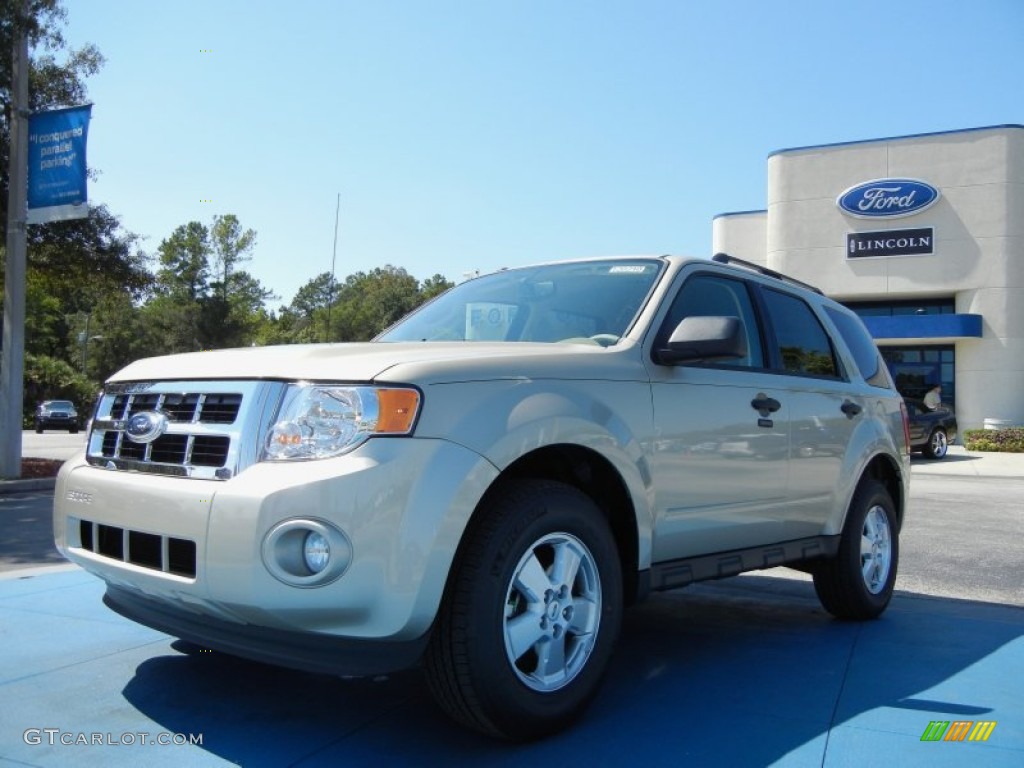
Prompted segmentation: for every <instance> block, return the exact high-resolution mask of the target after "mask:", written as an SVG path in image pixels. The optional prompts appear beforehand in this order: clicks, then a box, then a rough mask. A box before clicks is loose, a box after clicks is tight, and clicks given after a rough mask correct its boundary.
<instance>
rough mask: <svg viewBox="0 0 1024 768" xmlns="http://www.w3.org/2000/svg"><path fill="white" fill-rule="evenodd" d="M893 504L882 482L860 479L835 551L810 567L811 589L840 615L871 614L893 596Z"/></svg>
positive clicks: (897, 551)
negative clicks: (828, 557)
mask: <svg viewBox="0 0 1024 768" xmlns="http://www.w3.org/2000/svg"><path fill="white" fill-rule="evenodd" d="M899 554H900V547H899V535H898V533H897V526H896V507H895V504H893V501H892V497H891V496H890V495H889V492H888V491H887V490H886V489H885V486H883V485H882V484H881V483H878V482H876V481H873V480H872V481H867V482H864V483H861V485H860V487H859V488H858V489H857V492H856V493H855V494H854V497H853V501H852V502H851V504H850V510H849V513H848V514H847V517H846V525H845V526H844V527H843V533H842V538H841V540H840V542H839V553H838V554H837V555H836V556H835V557H834V558H830V559H828V560H824V561H821V562H820V563H819V564H818V565H817V566H816V567H815V568H814V590H815V592H817V593H818V599H819V600H820V601H821V604H822V606H823V607H824V608H825V610H826V611H828V612H829V613H831V614H832V615H833V616H836V617H837V618H840V619H858V620H862V619H873V618H875V617H877V616H878V615H880V614H881V613H882V611H884V610H885V609H886V607H887V606H888V605H889V601H890V600H891V599H892V592H893V588H894V586H895V584H896V568H897V565H898V563H899Z"/></svg>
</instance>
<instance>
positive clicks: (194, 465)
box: [86, 381, 285, 480]
mask: <svg viewBox="0 0 1024 768" xmlns="http://www.w3.org/2000/svg"><path fill="white" fill-rule="evenodd" d="M284 388H285V387H284V384H281V383H278V382H252V381H248V382H247V381H205V382H204V381H170V382H133V383H117V384H112V385H110V386H108V388H107V390H106V391H105V392H104V394H103V396H102V397H101V398H100V402H99V404H98V405H97V408H96V415H95V418H94V419H93V422H92V429H91V431H90V434H89V447H88V450H87V453H86V459H87V461H88V462H89V463H90V464H92V465H94V466H99V467H104V468H106V469H112V470H123V471H135V472H155V473H158V474H165V475H176V476H181V477H197V478H202V479H212V480H226V479H228V478H230V477H232V476H234V475H235V474H237V473H238V472H240V471H241V470H242V469H244V468H245V467H247V466H249V465H250V464H252V463H253V462H254V461H256V460H257V458H258V457H257V455H256V454H257V450H258V444H259V438H260V436H261V435H262V434H263V431H264V430H265V429H266V427H267V426H268V424H269V419H270V418H271V417H272V416H273V413H274V411H275V410H276V408H277V406H278V404H279V402H280V398H281V396H282V394H283V392H284ZM145 412H155V413H159V414H162V415H163V416H165V417H166V429H165V430H164V432H163V434H160V435H159V436H158V437H157V438H156V439H155V440H152V441H151V442H134V441H132V440H131V439H130V438H129V436H128V434H127V432H126V429H127V425H128V422H129V420H130V419H131V418H132V416H134V415H136V414H139V413H145Z"/></svg>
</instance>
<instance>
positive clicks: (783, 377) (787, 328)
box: [759, 285, 864, 540]
mask: <svg viewBox="0 0 1024 768" xmlns="http://www.w3.org/2000/svg"><path fill="white" fill-rule="evenodd" d="M759 294H760V298H761V301H762V302H763V306H764V309H765V316H766V318H767V320H766V324H767V325H768V326H769V331H770V333H769V344H768V356H769V359H770V361H771V365H772V367H773V368H774V369H775V370H777V372H778V373H777V375H776V378H777V382H776V386H777V387H778V389H779V390H780V392H781V394H780V399H781V400H783V401H784V402H785V403H786V405H787V406H788V408H789V417H790V438H791V449H792V455H791V458H790V465H789V485H788V488H787V497H788V500H789V501H788V503H787V504H785V505H783V506H781V507H780V508H779V519H780V523H781V525H782V530H783V535H784V537H785V539H787V540H789V539H800V538H804V537H808V536H816V535H819V534H821V532H822V528H823V526H824V524H825V523H826V521H827V520H828V519H829V516H830V513H831V511H832V509H833V506H834V504H835V503H836V498H837V494H842V493H843V492H844V489H843V488H841V480H842V472H843V465H844V462H845V460H846V451H847V446H849V445H850V440H851V435H852V433H853V430H854V428H855V426H856V424H857V423H858V421H859V420H860V419H861V418H863V408H864V403H863V402H862V401H861V398H860V397H858V396H855V395H852V394H851V392H852V390H853V388H852V387H851V384H850V382H849V381H848V380H847V377H846V376H845V373H844V370H843V367H842V364H841V362H840V358H839V355H838V353H837V351H836V348H835V344H834V343H833V341H832V339H831V337H830V336H829V334H828V332H827V331H826V329H825V327H824V325H823V324H822V323H821V321H820V319H819V318H818V316H817V315H816V314H815V312H814V310H813V309H812V307H811V306H810V304H808V303H807V302H806V301H805V300H804V299H803V298H802V297H801V296H799V295H798V294H795V293H789V292H787V291H783V290H776V289H775V288H769V287H767V286H763V285H762V286H760V288H759Z"/></svg>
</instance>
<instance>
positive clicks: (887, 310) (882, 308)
mask: <svg viewBox="0 0 1024 768" xmlns="http://www.w3.org/2000/svg"><path fill="white" fill-rule="evenodd" d="M844 304H845V305H846V306H847V307H849V308H850V309H852V310H853V311H854V312H856V313H857V314H858V315H860V316H861V317H903V316H905V315H954V314H956V306H955V305H954V303H953V299H913V300H910V301H847V302H844Z"/></svg>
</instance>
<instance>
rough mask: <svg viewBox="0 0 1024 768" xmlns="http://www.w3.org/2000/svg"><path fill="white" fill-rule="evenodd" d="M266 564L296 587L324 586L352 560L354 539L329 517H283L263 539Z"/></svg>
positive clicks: (345, 568)
mask: <svg viewBox="0 0 1024 768" xmlns="http://www.w3.org/2000/svg"><path fill="white" fill-rule="evenodd" d="M262 554H263V564H264V565H265V566H266V567H267V570H268V571H270V573H271V574H272V575H273V576H274V578H275V579H278V580H280V581H282V582H284V583H285V584H287V585H289V586H292V587H322V586H324V585H326V584H330V583H331V582H333V581H334V580H335V579H337V578H339V577H340V576H341V575H342V574H343V573H345V571H346V570H348V567H349V566H350V565H351V564H352V542H350V541H349V540H348V536H346V535H345V534H344V532H343V531H342V530H341V529H340V528H338V527H337V526H335V525H334V524H333V523H329V522H327V521H326V520H318V519H316V518H311V517H293V518H290V519H288V520H282V521H281V522H280V523H278V524H277V525H275V526H274V527H273V528H271V529H270V530H269V531H267V535H266V538H264V539H263V547H262Z"/></svg>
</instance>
